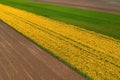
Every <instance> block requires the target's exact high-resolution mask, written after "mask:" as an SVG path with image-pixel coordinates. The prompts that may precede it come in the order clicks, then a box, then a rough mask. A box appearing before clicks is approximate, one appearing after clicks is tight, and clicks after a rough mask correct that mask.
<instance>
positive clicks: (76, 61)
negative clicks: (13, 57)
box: [0, 4, 120, 80]
mask: <svg viewBox="0 0 120 80" xmlns="http://www.w3.org/2000/svg"><path fill="white" fill-rule="evenodd" d="M0 9H1V13H0V18H1V19H2V20H3V21H4V22H6V23H7V24H9V25H10V26H11V27H13V28H14V29H16V30H17V31H19V32H20V33H22V34H23V35H25V36H26V37H28V38H29V39H31V40H32V41H34V42H35V43H36V44H38V45H39V46H41V47H43V48H45V49H46V50H48V51H49V52H50V53H52V54H53V55H54V56H56V57H57V58H59V59H60V60H62V61H63V62H65V63H67V64H68V65H69V66H71V67H72V68H74V69H76V70H77V71H78V72H79V73H80V74H82V75H83V76H84V77H87V79H94V80H119V79H120V75H119V73H120V59H119V54H120V41H119V40H116V39H114V38H112V37H108V36H105V35H102V34H99V33H95V32H93V31H88V30H86V29H83V28H80V27H77V26H73V25H70V24H66V23H64V22H59V21H55V20H53V19H49V18H46V17H43V16H38V15H35V14H33V13H29V12H27V11H24V10H19V9H16V8H13V7H10V6H6V5H2V4H1V5H0ZM108 45H109V46H108Z"/></svg>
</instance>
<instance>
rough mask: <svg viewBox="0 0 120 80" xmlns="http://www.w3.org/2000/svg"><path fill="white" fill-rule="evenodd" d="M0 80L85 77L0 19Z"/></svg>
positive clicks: (73, 78)
mask: <svg viewBox="0 0 120 80" xmlns="http://www.w3.org/2000/svg"><path fill="white" fill-rule="evenodd" d="M0 80H85V79H84V78H83V77H82V76H81V75H79V74H78V73H76V72H75V71H74V70H72V69H70V68H69V67H68V66H66V65H65V64H64V63H62V62H60V61H59V60H57V59H56V58H54V57H53V56H51V55H50V54H49V53H47V52H45V51H44V50H42V49H41V48H39V47H38V46H36V45H35V44H34V43H32V42H31V41H29V40H28V39H26V38H25V37H24V36H22V35H21V34H19V33H18V32H16V31H15V30H13V29H12V28H10V27H9V26H8V25H6V24H5V23H3V22H2V21H0Z"/></svg>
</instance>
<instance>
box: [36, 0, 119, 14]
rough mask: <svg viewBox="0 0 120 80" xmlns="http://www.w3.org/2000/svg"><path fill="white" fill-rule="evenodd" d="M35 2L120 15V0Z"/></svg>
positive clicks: (41, 0)
mask: <svg viewBox="0 0 120 80" xmlns="http://www.w3.org/2000/svg"><path fill="white" fill-rule="evenodd" d="M34 1H38V2H45V3H52V4H59V5H64V6H72V7H77V8H83V9H91V10H98V11H105V12H111V13H117V14H120V1H119V0H34Z"/></svg>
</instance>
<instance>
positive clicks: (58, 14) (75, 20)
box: [0, 0, 120, 39]
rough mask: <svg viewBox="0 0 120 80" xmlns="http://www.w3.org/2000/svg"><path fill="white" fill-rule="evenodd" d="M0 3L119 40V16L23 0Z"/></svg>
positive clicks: (8, 0) (6, 0) (7, 0)
mask: <svg viewBox="0 0 120 80" xmlns="http://www.w3.org/2000/svg"><path fill="white" fill-rule="evenodd" d="M0 3H3V4H7V5H10V6H13V7H16V8H20V9H24V10H27V11H30V12H33V13H36V14H39V15H43V16H46V17H49V18H52V19H55V20H59V21H63V22H66V23H68V24H73V25H76V26H79V27H82V28H85V29H88V30H92V31H95V32H97V33H101V34H104V35H108V36H111V37H114V38H116V39H120V14H111V13H105V12H97V11H90V10H83V9H77V8H71V7H64V6H57V5H51V4H44V3H35V2H27V1H23V0H22V1H21V0H18V1H13V0H12V1H10V0H3V1H0Z"/></svg>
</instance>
